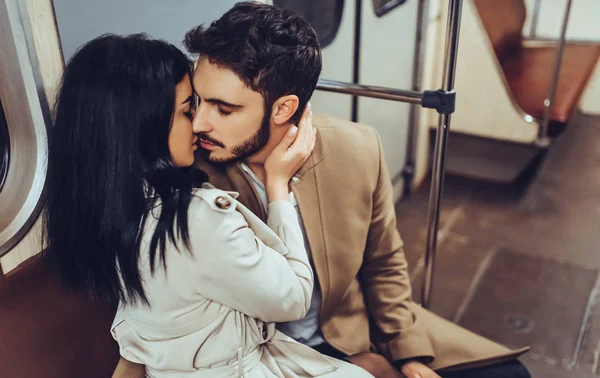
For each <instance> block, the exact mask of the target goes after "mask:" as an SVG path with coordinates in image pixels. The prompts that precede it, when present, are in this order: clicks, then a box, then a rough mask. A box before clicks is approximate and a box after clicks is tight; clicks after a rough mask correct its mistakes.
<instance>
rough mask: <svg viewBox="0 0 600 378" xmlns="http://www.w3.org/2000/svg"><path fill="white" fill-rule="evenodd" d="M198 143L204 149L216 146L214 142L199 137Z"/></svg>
mask: <svg viewBox="0 0 600 378" xmlns="http://www.w3.org/2000/svg"><path fill="white" fill-rule="evenodd" d="M198 144H200V147H202V148H204V149H205V150H212V149H215V148H217V147H218V146H217V145H216V144H213V143H210V142H207V141H205V140H203V139H199V140H198Z"/></svg>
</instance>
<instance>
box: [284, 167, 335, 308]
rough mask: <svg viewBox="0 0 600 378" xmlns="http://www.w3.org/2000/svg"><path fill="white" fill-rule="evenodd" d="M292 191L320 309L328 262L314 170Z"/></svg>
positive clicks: (327, 289)
mask: <svg viewBox="0 0 600 378" xmlns="http://www.w3.org/2000/svg"><path fill="white" fill-rule="evenodd" d="M311 159H312V157H311ZM292 191H293V192H294V196H295V198H296V202H297V203H298V208H299V209H300V217H301V218H302V223H303V225H304V229H305V231H306V238H307V239H308V244H309V245H310V251H311V254H312V259H313V265H314V268H315V271H316V274H317V278H318V280H319V285H320V287H321V294H322V298H323V299H322V308H326V307H325V303H326V302H327V298H328V294H329V292H330V288H331V285H330V282H329V261H328V259H327V250H326V245H325V231H324V229H323V223H322V221H321V206H320V203H319V192H318V183H317V178H316V174H315V171H314V170H312V169H311V170H309V171H308V172H304V174H303V175H302V177H301V178H298V179H296V180H294V181H293V182H292Z"/></svg>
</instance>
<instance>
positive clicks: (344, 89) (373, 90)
mask: <svg viewBox="0 0 600 378" xmlns="http://www.w3.org/2000/svg"><path fill="white" fill-rule="evenodd" d="M317 89H319V90H322V91H326V92H334V93H344V94H349V95H355V96H362V97H372V98H379V99H383V100H392V101H399V102H408V103H411V104H421V101H422V99H423V93H422V92H415V91H407V90H402V89H395V88H387V87H378V86H375V85H361V84H353V83H344V82H342V81H335V80H325V79H320V80H319V82H318V83H317Z"/></svg>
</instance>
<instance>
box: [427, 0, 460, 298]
mask: <svg viewBox="0 0 600 378" xmlns="http://www.w3.org/2000/svg"><path fill="white" fill-rule="evenodd" d="M461 10H462V0H450V2H449V11H448V27H447V29H446V52H445V55H444V81H443V83H442V90H444V91H452V90H454V75H455V72H456V55H457V53H458V35H459V32H460V16H461ZM449 130H450V114H440V119H439V123H438V129H437V135H436V138H435V151H434V155H433V172H432V179H431V191H430V193H429V218H428V222H429V228H428V230H427V250H426V252H425V283H424V285H423V298H422V299H423V300H422V304H423V306H424V307H425V308H429V306H430V305H431V288H432V284H433V269H434V263H435V253H436V247H437V231H438V224H439V216H440V203H441V200H442V188H443V185H444V158H445V154H446V141H447V139H448V132H449Z"/></svg>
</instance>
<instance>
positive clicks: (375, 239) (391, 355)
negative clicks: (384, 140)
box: [360, 133, 434, 361]
mask: <svg viewBox="0 0 600 378" xmlns="http://www.w3.org/2000/svg"><path fill="white" fill-rule="evenodd" d="M375 136H376V140H377V144H378V148H379V177H378V181H377V186H376V189H375V192H374V193H373V210H372V215H371V223H370V226H369V233H368V237H367V244H366V249H365V255H364V262H363V266H362V268H361V272H360V275H361V276H360V278H361V282H362V285H363V291H364V293H365V298H366V301H367V307H368V310H369V314H370V316H371V319H372V322H373V326H374V332H373V333H372V342H373V343H374V344H375V345H376V346H377V347H378V349H379V351H380V352H381V353H382V354H383V355H384V356H385V357H386V358H387V359H388V360H390V361H399V360H405V359H409V358H416V357H419V358H423V359H424V360H425V361H431V360H433V358H434V351H433V346H432V344H431V342H430V340H429V339H428V337H427V333H426V331H425V329H424V327H423V325H422V324H421V321H420V319H419V318H418V317H416V316H415V313H414V312H413V311H412V310H411V306H409V305H410V304H411V303H412V294H411V285H410V279H409V276H408V264H407V261H406V257H405V255H404V251H403V249H402V240H401V239H400V235H399V233H398V229H397V224H396V213H395V208H394V200H393V191H392V185H391V180H390V176H389V172H388V168H387V166H386V163H385V157H384V154H383V150H382V147H381V141H380V139H379V136H378V135H377V133H375Z"/></svg>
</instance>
